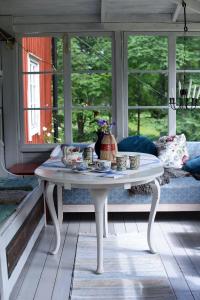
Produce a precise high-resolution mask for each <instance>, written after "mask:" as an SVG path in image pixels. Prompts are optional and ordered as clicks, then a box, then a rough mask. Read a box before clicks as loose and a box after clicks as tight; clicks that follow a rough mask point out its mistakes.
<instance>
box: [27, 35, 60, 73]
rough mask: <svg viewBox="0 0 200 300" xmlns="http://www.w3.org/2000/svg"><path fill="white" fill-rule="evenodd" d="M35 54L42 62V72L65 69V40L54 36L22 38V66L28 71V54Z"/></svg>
mask: <svg viewBox="0 0 200 300" xmlns="http://www.w3.org/2000/svg"><path fill="white" fill-rule="evenodd" d="M30 53H31V54H33V55H34V56H35V57H37V59H38V60H39V62H40V72H42V71H52V70H54V67H55V70H63V41H62V39H61V38H53V37H25V38H22V67H23V72H28V71H29V70H28V64H27V56H29V54H30ZM53 66H54V67H53Z"/></svg>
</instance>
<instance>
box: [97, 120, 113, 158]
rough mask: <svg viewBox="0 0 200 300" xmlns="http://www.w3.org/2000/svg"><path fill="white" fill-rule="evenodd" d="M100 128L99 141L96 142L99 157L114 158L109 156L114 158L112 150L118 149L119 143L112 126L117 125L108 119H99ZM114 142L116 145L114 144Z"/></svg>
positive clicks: (98, 132) (98, 131)
mask: <svg viewBox="0 0 200 300" xmlns="http://www.w3.org/2000/svg"><path fill="white" fill-rule="evenodd" d="M97 124H98V127H99V128H98V130H97V137H98V138H97V141H96V144H95V147H94V149H95V152H96V154H97V156H98V159H108V160H113V159H109V158H113V155H112V154H111V152H113V150H114V152H115V150H116V151H117V149H116V147H117V143H116V140H115V138H114V136H113V135H112V134H111V130H112V127H113V126H114V125H115V123H114V122H113V123H109V122H108V121H106V120H98V121H97ZM113 144H114V146H113Z"/></svg>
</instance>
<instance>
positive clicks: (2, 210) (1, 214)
mask: <svg viewBox="0 0 200 300" xmlns="http://www.w3.org/2000/svg"><path fill="white" fill-rule="evenodd" d="M16 207H17V205H14V204H8V205H5V204H3V205H2V204H0V224H1V223H2V222H3V221H5V220H6V219H7V218H8V217H9V216H10V215H11V214H12V213H13V212H14V211H15V209H16Z"/></svg>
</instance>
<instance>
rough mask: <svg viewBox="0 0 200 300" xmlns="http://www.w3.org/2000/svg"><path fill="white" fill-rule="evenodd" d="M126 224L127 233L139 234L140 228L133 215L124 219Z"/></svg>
mask: <svg viewBox="0 0 200 300" xmlns="http://www.w3.org/2000/svg"><path fill="white" fill-rule="evenodd" d="M124 224H125V228H126V232H127V233H133V232H138V227H137V224H136V220H135V218H134V217H133V215H131V214H128V215H127V216H125V217H124Z"/></svg>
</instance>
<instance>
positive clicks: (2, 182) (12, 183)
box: [0, 176, 38, 191]
mask: <svg viewBox="0 0 200 300" xmlns="http://www.w3.org/2000/svg"><path fill="white" fill-rule="evenodd" d="M37 185H38V179H37V178H36V177H35V176H30V177H25V178H0V191H1V190H24V191H32V190H33V189H34V188H35V187H36V186H37Z"/></svg>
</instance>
